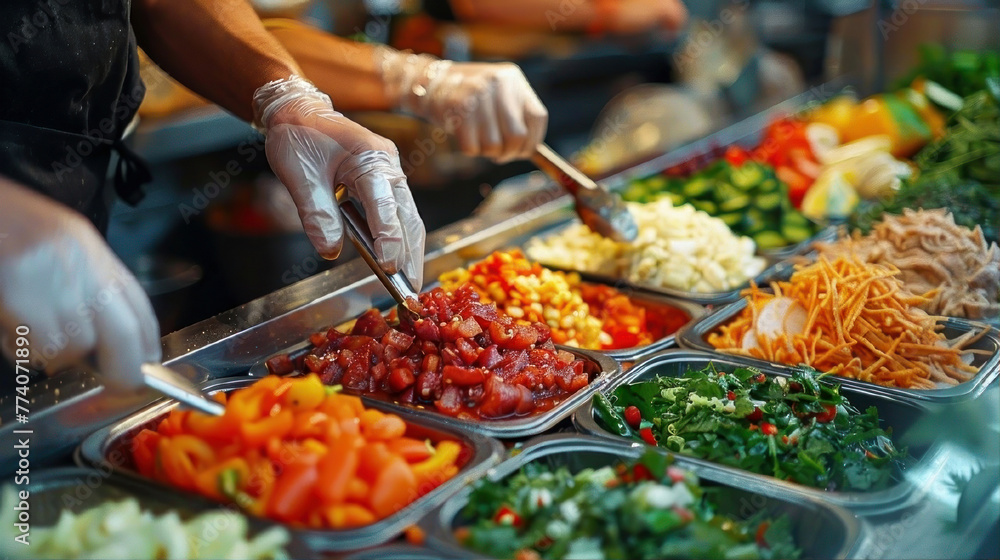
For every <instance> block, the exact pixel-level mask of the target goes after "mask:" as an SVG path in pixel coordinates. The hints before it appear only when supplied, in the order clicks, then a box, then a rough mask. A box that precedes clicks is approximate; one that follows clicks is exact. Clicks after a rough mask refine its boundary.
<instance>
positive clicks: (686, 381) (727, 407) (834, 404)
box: [594, 363, 907, 491]
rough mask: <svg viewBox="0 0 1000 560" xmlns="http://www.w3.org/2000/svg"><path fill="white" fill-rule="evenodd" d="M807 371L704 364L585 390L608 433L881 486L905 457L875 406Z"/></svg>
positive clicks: (761, 467)
mask: <svg viewBox="0 0 1000 560" xmlns="http://www.w3.org/2000/svg"><path fill="white" fill-rule="evenodd" d="M822 377H823V375H821V374H819V373H817V372H816V371H815V370H811V369H807V368H802V369H799V370H796V371H795V373H794V374H793V375H792V376H791V377H790V378H788V379H786V378H784V377H780V376H767V375H764V374H763V373H762V372H760V371H759V370H757V369H754V368H736V369H735V370H733V371H732V373H727V372H725V371H722V370H719V369H717V368H716V367H715V365H714V364H711V363H710V364H709V365H708V366H707V367H706V368H705V369H703V370H701V371H689V372H688V373H686V374H685V375H684V376H683V377H657V378H655V379H653V380H651V381H647V382H642V383H635V384H631V385H623V386H621V387H619V388H617V389H616V390H615V391H614V393H613V394H612V395H611V397H610V399H609V398H607V397H604V396H603V395H597V396H595V397H594V411H595V414H596V416H597V419H598V421H599V422H600V423H601V424H602V425H603V426H604V427H605V428H606V429H608V430H609V431H611V432H613V433H616V434H618V435H621V436H625V437H632V438H634V439H638V440H642V441H645V442H646V443H648V444H650V445H658V446H660V447H664V448H667V449H669V450H671V451H675V452H678V453H682V454H685V455H691V456H694V457H698V458H701V459H705V460H708V461H714V462H717V463H722V464H724V465H729V466H732V467H737V468H740V469H744V470H748V471H751V472H755V473H758V474H765V475H770V476H774V477H776V478H780V479H785V480H790V481H793V482H797V483H799V484H804V485H806V486H811V487H814V488H820V489H826V490H837V491H869V490H879V489H883V488H886V487H887V486H889V485H890V484H892V482H893V481H894V479H895V477H896V475H897V474H898V473H899V471H900V469H901V468H902V467H903V464H904V462H905V461H906V459H907V453H906V450H905V449H903V450H897V449H896V448H895V447H894V446H893V444H892V441H891V440H890V439H889V433H888V432H887V431H886V430H883V429H882V428H880V427H879V419H878V411H877V410H876V409H875V407H869V408H868V410H866V411H865V412H860V411H858V410H857V409H856V408H854V407H853V406H852V405H851V403H850V402H848V401H847V399H845V398H844V397H843V396H842V395H841V394H840V386H839V385H836V384H833V383H829V382H827V381H825V380H823V379H821V378H822Z"/></svg>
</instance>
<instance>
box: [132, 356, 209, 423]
mask: <svg viewBox="0 0 1000 560" xmlns="http://www.w3.org/2000/svg"><path fill="white" fill-rule="evenodd" d="M140 370H141V371H142V376H143V378H144V380H145V382H146V386H147V387H149V388H150V389H153V390H154V391H157V392H159V393H162V394H163V395H165V396H168V397H170V398H172V399H174V400H176V401H178V402H180V403H181V404H182V405H185V406H187V407H189V408H193V409H194V410H197V411H198V412H204V413H205V414H209V415H211V416H222V414H223V413H224V412H225V411H226V407H224V406H222V405H221V404H219V403H217V402H215V401H213V400H212V399H210V398H208V397H206V396H205V394H204V393H202V392H201V391H200V390H198V388H197V387H195V385H194V383H191V382H190V381H188V380H187V378H185V377H184V376H183V375H181V374H179V373H177V372H176V371H174V370H172V369H170V368H168V367H166V366H164V365H163V364H156V363H152V362H147V363H144V364H142V366H140Z"/></svg>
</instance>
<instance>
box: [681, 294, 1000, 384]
mask: <svg viewBox="0 0 1000 560" xmlns="http://www.w3.org/2000/svg"><path fill="white" fill-rule="evenodd" d="M746 306H747V302H746V300H745V299H744V300H740V301H737V302H733V303H731V304H729V305H727V306H726V307H723V308H721V309H718V310H716V311H715V312H714V313H712V314H711V315H707V316H705V317H703V318H702V319H701V320H699V321H697V322H694V323H692V324H690V325H688V326H687V327H684V328H682V329H681V332H680V333H678V343H679V344H680V346H681V347H682V348H687V349H691V350H702V351H705V352H709V353H711V354H713V355H714V356H718V357H722V356H726V357H730V358H732V359H734V360H737V361H739V362H741V363H745V364H749V365H753V366H756V367H760V368H767V369H770V370H771V371H777V372H786V373H787V372H789V371H791V369H792V368H791V367H790V366H788V365H785V364H776V363H771V362H767V361H764V360H759V359H756V358H752V357H748V356H734V355H731V354H723V353H720V352H718V351H716V350H715V348H714V347H713V346H712V345H711V344H709V343H708V340H707V337H708V335H709V334H710V333H712V332H714V331H715V330H716V329H718V328H719V327H720V326H721V325H723V324H725V323H726V322H728V321H730V320H731V319H733V318H734V317H735V316H736V315H737V314H739V313H740V312H741V311H742V310H743V309H744V308H745V307H746ZM941 325H942V326H943V330H942V332H943V334H944V335H945V336H946V337H947V338H949V339H951V338H955V337H958V336H961V335H963V334H966V333H968V332H970V331H973V330H976V331H978V330H980V329H989V332H987V333H986V334H985V335H983V336H982V337H980V338H979V339H978V340H977V341H976V342H974V343H972V344H971V345H969V346H968V348H970V349H976V350H981V351H983V352H984V353H981V354H976V355H974V356H973V361H972V365H973V366H975V367H978V368H979V372H978V373H977V374H976V375H975V376H974V377H973V378H972V379H970V380H969V381H965V382H963V383H959V384H958V385H952V386H942V387H939V388H935V389H902V388H897V387H884V386H881V385H877V384H875V383H869V382H866V381H860V380H857V379H851V378H847V377H839V376H838V377H836V378H835V380H836V381H837V382H838V383H841V384H842V385H843V386H845V387H852V388H856V389H859V390H863V391H867V392H870V393H873V394H879V395H886V396H890V397H893V398H896V399H899V400H904V401H910V402H923V403H930V404H949V403H957V402H962V401H967V400H970V399H975V398H976V397H978V396H979V395H981V394H982V393H983V392H984V391H985V390H986V389H987V388H988V387H990V385H993V384H995V382H996V380H997V377H998V376H1000V337H998V335H997V330H996V329H995V328H991V327H989V326H988V325H984V324H982V323H977V322H973V321H968V320H965V319H958V318H954V317H951V318H947V319H945V320H944V321H943V322H942V323H941Z"/></svg>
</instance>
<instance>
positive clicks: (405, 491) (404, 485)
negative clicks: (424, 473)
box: [370, 455, 417, 518]
mask: <svg viewBox="0 0 1000 560" xmlns="http://www.w3.org/2000/svg"><path fill="white" fill-rule="evenodd" d="M415 499H417V477H416V476H414V474H413V471H412V470H410V466H409V465H408V464H406V461H404V460H403V458H402V457H400V456H398V455H395V456H393V457H392V458H391V459H390V460H389V463H388V464H387V465H385V467H384V468H383V469H382V470H381V472H379V474H378V478H376V479H375V484H373V485H372V492H371V496H370V503H371V507H372V511H374V512H375V515H377V516H379V517H380V518H381V517H388V516H389V515H392V514H393V513H395V512H397V511H399V510H400V509H403V508H404V507H406V506H407V505H409V504H410V503H412V502H413V500H415Z"/></svg>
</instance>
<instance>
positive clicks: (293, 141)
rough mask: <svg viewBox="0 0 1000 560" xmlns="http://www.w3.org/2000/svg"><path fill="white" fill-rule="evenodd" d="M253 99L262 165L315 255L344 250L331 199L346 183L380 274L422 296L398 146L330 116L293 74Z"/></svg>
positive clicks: (420, 259)
mask: <svg viewBox="0 0 1000 560" xmlns="http://www.w3.org/2000/svg"><path fill="white" fill-rule="evenodd" d="M253 101H254V115H255V121H256V122H255V125H256V126H257V127H258V129H259V130H261V131H262V132H264V133H265V134H266V135H267V139H266V141H265V144H264V149H265V151H266V153H267V161H268V162H269V163H270V164H271V169H273V170H274V172H275V174H276V175H277V176H278V178H279V179H281V182H282V183H284V185H285V187H286V188H287V189H288V192H289V193H291V195H292V199H293V200H294V201H295V205H296V207H298V210H299V218H301V219H302V225H303V227H304V228H305V231H306V235H308V236H309V240H310V241H312V244H313V246H314V247H316V250H317V251H318V252H319V254H320V255H322V256H323V257H324V258H327V259H335V258H337V257H338V256H339V255H340V250H341V248H342V247H343V243H344V225H343V221H342V218H341V215H340V210H339V209H338V208H337V201H336V197H335V196H334V187H336V186H337V185H339V184H343V185H345V186H346V187H347V189H348V193H349V194H350V196H351V198H352V199H354V200H356V201H359V202H360V203H361V206H362V208H363V209H364V213H365V218H366V220H367V222H368V227H369V228H370V229H371V232H372V237H374V239H375V253H376V255H375V256H376V258H377V259H378V262H379V264H380V265H382V269H383V270H385V271H386V272H388V273H390V274H391V273H395V272H396V271H399V270H401V271H402V272H403V273H404V274H405V275H406V277H407V278H408V279H409V280H410V282H411V283H412V284H413V287H414V289H416V290H420V288H421V287H422V285H423V272H424V238H425V232H424V224H423V221H422V220H421V219H420V214H419V213H418V212H417V206H416V204H414V202H413V196H412V195H411V194H410V189H409V187H408V186H407V185H406V177H405V176H404V175H403V171H402V169H401V167H400V163H399V153H398V152H397V150H396V146H395V145H394V144H393V143H392V142H390V141H389V140H386V139H385V138H382V137H381V136H379V135H377V134H375V133H373V132H371V131H370V130H367V129H366V128H364V127H362V126H360V125H358V124H357V123H355V122H353V121H351V120H350V119H348V118H346V117H345V116H344V115H342V114H340V113H338V112H337V111H335V110H334V109H333V104H332V103H331V102H330V98H329V97H327V96H326V95H325V94H323V93H320V92H319V91H318V90H317V89H316V88H315V87H314V86H313V85H312V84H310V83H309V82H307V81H305V80H304V79H302V78H300V77H298V76H291V77H290V78H288V79H287V80H278V81H275V82H271V83H268V84H265V85H264V86H261V87H260V88H259V89H258V90H257V91H256V92H255V93H254V99H253Z"/></svg>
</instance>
